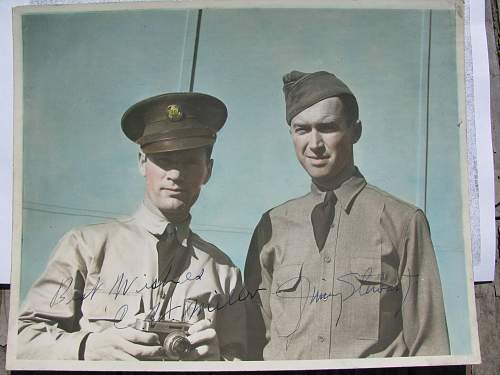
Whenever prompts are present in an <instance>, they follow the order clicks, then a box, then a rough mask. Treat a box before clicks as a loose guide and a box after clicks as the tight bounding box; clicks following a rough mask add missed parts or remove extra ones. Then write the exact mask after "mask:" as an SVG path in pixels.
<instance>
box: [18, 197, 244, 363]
mask: <svg viewBox="0 0 500 375" xmlns="http://www.w3.org/2000/svg"><path fill="white" fill-rule="evenodd" d="M167 224H168V223H167V221H166V220H165V219H163V218H160V217H158V216H157V215H155V214H153V213H152V212H151V211H150V210H149V209H147V208H146V207H145V206H142V207H141V208H140V209H139V210H138V211H137V212H136V214H135V215H134V216H133V217H131V218H129V219H126V220H120V221H115V222H110V223H106V224H98V225H89V226H86V227H83V228H81V229H78V230H72V231H70V232H69V233H67V234H66V235H65V236H64V237H63V238H62V239H61V240H60V242H59V244H58V245H57V247H56V249H55V251H54V253H53V255H52V257H51V259H50V261H49V263H48V266H47V268H46V270H45V272H44V273H43V275H42V276H41V277H40V278H39V279H38V281H36V283H35V284H34V285H33V287H32V288H31V290H30V291H29V293H28V295H27V297H26V299H25V302H24V305H23V307H22V309H21V313H20V315H19V319H18V357H19V358H25V359H73V360H76V359H83V358H82V354H83V353H82V350H83V348H82V345H81V343H82V342H83V340H84V338H85V337H86V336H87V335H88V334H89V333H90V332H100V331H103V330H106V329H108V328H110V327H117V328H120V327H124V326H125V324H126V323H125V322H134V320H135V318H134V317H135V316H136V315H137V314H141V313H148V312H149V311H151V310H152V309H155V308H156V311H158V310H159V308H158V306H159V302H158V301H159V299H158V291H159V288H160V287H161V286H162V283H161V280H159V279H158V251H160V250H157V246H159V236H160V235H161V234H162V233H164V232H165V230H166V228H167V227H168V226H170V227H171V226H172V224H168V226H167ZM171 235H175V236H176V238H175V241H171V244H172V243H173V244H174V245H173V246H170V248H168V249H164V248H162V249H161V250H163V251H167V252H168V257H167V263H168V264H167V270H168V276H167V277H166V278H165V279H163V280H164V281H166V284H164V285H165V286H166V287H168V286H170V285H172V284H173V283H175V289H173V294H171V298H170V300H169V303H168V305H167V308H166V310H165V314H164V316H163V317H164V318H165V319H176V320H181V319H183V318H184V319H185V320H189V321H191V322H193V321H197V320H199V319H202V318H203V317H204V315H206V314H211V318H212V321H214V322H215V329H216V331H217V335H218V340H219V344H220V347H221V354H222V356H223V357H224V358H225V359H233V358H242V357H244V355H245V344H246V336H245V330H246V326H245V324H246V323H245V322H246V319H245V318H246V315H245V308H244V306H243V304H242V303H232V302H231V303H229V302H230V301H229V298H230V297H231V296H232V295H233V294H236V295H238V293H240V292H241V289H242V278H241V273H240V271H239V269H238V268H237V267H235V266H234V265H233V263H232V262H231V260H230V259H229V258H228V257H227V256H226V255H225V254H224V253H223V252H221V251H220V250H219V249H217V248H216V247H215V246H213V245H211V244H209V243H208V242H205V241H203V240H202V239H201V238H200V237H198V236H197V235H196V234H194V233H192V232H191V231H190V230H189V223H185V225H181V226H178V227H177V228H176V230H175V231H172V233H171ZM185 301H186V302H187V303H185ZM188 305H189V306H188ZM186 306H188V308H189V309H190V315H189V316H187V314H188V313H189V312H188V311H187V309H188V308H185V307H186ZM207 317H208V316H207Z"/></svg>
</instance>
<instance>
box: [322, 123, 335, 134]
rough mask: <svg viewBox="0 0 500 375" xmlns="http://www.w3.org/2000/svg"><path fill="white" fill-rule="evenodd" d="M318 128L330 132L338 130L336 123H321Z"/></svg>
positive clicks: (323, 131)
mask: <svg viewBox="0 0 500 375" xmlns="http://www.w3.org/2000/svg"><path fill="white" fill-rule="evenodd" d="M318 130H319V131H320V132H322V133H331V132H336V131H337V130H339V126H338V125H337V124H333V123H332V124H325V125H321V126H320V127H319V128H318Z"/></svg>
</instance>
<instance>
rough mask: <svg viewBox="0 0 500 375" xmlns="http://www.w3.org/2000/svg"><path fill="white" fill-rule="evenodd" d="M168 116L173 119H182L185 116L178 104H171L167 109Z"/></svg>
mask: <svg viewBox="0 0 500 375" xmlns="http://www.w3.org/2000/svg"><path fill="white" fill-rule="evenodd" d="M166 112H167V116H168V118H169V119H170V120H171V121H180V120H182V118H183V117H184V113H183V112H182V110H181V107H180V106H178V105H177V104H170V105H169V106H168V107H167V109H166Z"/></svg>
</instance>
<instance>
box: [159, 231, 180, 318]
mask: <svg viewBox="0 0 500 375" xmlns="http://www.w3.org/2000/svg"><path fill="white" fill-rule="evenodd" d="M156 250H157V251H158V289H157V291H156V298H155V301H154V306H155V308H154V310H153V311H152V313H153V315H154V320H155V321H158V320H163V319H165V311H166V309H167V305H168V303H169V301H170V300H171V298H172V295H173V294H174V289H175V286H176V283H177V280H178V278H179V276H180V274H181V273H182V271H183V267H182V266H181V265H180V264H178V263H179V255H180V254H179V245H178V243H177V234H176V229H175V226H174V225H173V224H172V223H169V224H168V225H167V227H166V228H165V231H164V232H163V234H161V235H160V236H159V238H158V243H157V245H156Z"/></svg>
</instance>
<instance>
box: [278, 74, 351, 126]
mask: <svg viewBox="0 0 500 375" xmlns="http://www.w3.org/2000/svg"><path fill="white" fill-rule="evenodd" d="M283 92H284V94H285V102H286V122H287V123H288V125H290V124H291V122H292V119H293V118H294V117H295V116H297V115H298V114H299V113H300V112H302V111H303V110H304V109H307V108H309V107H310V106H312V105H314V104H316V103H318V102H320V101H322V100H323V99H326V98H332V97H337V96H343V95H348V96H351V97H352V98H353V99H354V102H355V103H356V106H357V102H356V97H355V96H354V94H353V93H352V92H351V90H350V89H349V87H347V85H346V84H345V83H344V82H342V81H341V80H340V79H338V78H337V77H336V76H335V75H334V74H332V73H329V72H325V71H319V72H314V73H303V72H299V71H297V70H293V71H291V72H290V73H287V74H285V75H284V76H283Z"/></svg>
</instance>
